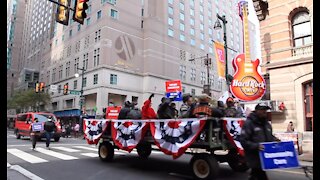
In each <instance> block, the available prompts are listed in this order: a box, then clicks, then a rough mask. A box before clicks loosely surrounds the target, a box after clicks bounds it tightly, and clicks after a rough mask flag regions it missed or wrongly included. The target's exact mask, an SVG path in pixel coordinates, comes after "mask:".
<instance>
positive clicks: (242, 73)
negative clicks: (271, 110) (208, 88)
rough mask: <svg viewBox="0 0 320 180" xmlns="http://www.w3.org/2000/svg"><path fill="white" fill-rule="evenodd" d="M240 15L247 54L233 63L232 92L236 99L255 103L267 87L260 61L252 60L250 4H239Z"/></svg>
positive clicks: (239, 56) (240, 56)
mask: <svg viewBox="0 0 320 180" xmlns="http://www.w3.org/2000/svg"><path fill="white" fill-rule="evenodd" d="M239 15H240V17H241V18H242V21H243V37H244V50H245V54H239V55H238V56H237V57H236V58H235V59H234V60H233V62H232V65H233V67H234V69H235V74H234V75H233V80H232V81H231V84H230V90H231V93H232V94H233V95H234V96H235V97H237V98H238V99H240V100H242V101H253V100H256V99H259V98H261V97H262V96H263V95H264V93H265V91H266V85H265V81H264V79H263V77H262V76H261V75H260V73H259V72H258V66H259V65H260V61H259V59H256V60H254V61H251V59H250V47H249V42H250V41H249V31H248V2H246V1H241V2H239Z"/></svg>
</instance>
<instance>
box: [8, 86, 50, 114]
mask: <svg viewBox="0 0 320 180" xmlns="http://www.w3.org/2000/svg"><path fill="white" fill-rule="evenodd" d="M50 101H51V98H50V95H49V94H48V93H35V92H34V90H33V89H30V90H27V91H20V92H16V93H15V94H14V95H13V97H12V98H11V99H9V100H8V101H7V109H16V110H22V109H27V110H28V109H29V108H31V110H32V111H35V110H37V107H39V106H40V105H47V104H48V103H49V102H50Z"/></svg>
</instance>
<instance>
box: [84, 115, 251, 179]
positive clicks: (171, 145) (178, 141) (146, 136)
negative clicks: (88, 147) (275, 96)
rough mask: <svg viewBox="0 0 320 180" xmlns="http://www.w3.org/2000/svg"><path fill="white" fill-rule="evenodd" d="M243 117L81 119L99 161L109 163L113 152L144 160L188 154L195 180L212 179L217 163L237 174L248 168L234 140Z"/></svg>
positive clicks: (85, 134)
mask: <svg viewBox="0 0 320 180" xmlns="http://www.w3.org/2000/svg"><path fill="white" fill-rule="evenodd" d="M244 121H245V119H244V118H212V117H203V118H183V119H148V120H141V119H139V120H130V119H126V120H118V119H116V118H115V119H84V121H83V131H84V136H85V139H86V141H87V143H88V144H95V145H98V147H99V148H98V155H99V159H100V160H102V161H104V162H112V161H113V158H114V154H115V153H114V151H115V149H121V150H124V151H127V152H128V153H130V152H131V151H132V150H133V149H136V151H137V153H138V156H139V157H141V158H143V159H146V158H148V157H149V156H150V154H151V152H152V151H162V152H163V153H164V154H166V155H169V156H172V158H173V160H175V159H177V158H179V157H180V156H181V155H183V154H191V155H192V158H191V160H190V166H191V169H192V171H193V175H194V177H195V178H196V179H215V178H216V177H217V176H218V174H219V163H223V162H227V163H228V164H229V166H230V167H231V168H232V169H233V170H234V171H237V172H246V171H247V170H248V169H249V168H248V166H247V163H246V161H245V158H244V150H243V148H242V146H241V144H240V142H239V141H238V138H239V136H240V131H241V127H242V126H243V124H244Z"/></svg>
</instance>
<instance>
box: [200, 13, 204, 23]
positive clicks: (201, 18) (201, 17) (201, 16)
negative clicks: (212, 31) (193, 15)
mask: <svg viewBox="0 0 320 180" xmlns="http://www.w3.org/2000/svg"><path fill="white" fill-rule="evenodd" d="M203 19H204V18H203V15H202V14H200V20H201V21H202V22H203Z"/></svg>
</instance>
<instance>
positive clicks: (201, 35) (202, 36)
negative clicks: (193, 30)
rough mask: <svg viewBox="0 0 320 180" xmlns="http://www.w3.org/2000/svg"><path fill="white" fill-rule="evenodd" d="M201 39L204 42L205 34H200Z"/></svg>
mask: <svg viewBox="0 0 320 180" xmlns="http://www.w3.org/2000/svg"><path fill="white" fill-rule="evenodd" d="M200 39H201V40H202V41H203V40H204V34H203V33H200Z"/></svg>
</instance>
